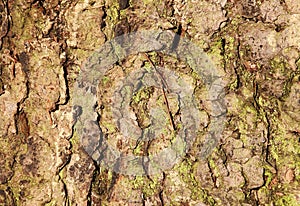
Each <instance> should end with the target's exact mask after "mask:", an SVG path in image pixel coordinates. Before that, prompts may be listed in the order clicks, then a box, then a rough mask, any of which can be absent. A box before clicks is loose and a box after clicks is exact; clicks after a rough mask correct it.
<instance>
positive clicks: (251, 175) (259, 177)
mask: <svg viewBox="0 0 300 206" xmlns="http://www.w3.org/2000/svg"><path fill="white" fill-rule="evenodd" d="M243 172H244V175H245V177H246V179H247V183H248V188H249V189H254V188H258V187H261V186H262V185H263V184H264V179H263V173H264V169H263V167H262V162H261V160H260V157H259V156H254V157H253V158H251V159H250V160H249V161H248V162H247V163H246V164H244V165H243Z"/></svg>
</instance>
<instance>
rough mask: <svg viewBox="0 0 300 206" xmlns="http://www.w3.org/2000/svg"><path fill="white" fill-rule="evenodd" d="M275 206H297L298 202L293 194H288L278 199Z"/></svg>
mask: <svg viewBox="0 0 300 206" xmlns="http://www.w3.org/2000/svg"><path fill="white" fill-rule="evenodd" d="M275 205H276V206H286V205H288V206H299V202H298V201H297V200H296V198H295V196H294V195H293V194H288V195H284V196H282V197H280V198H279V199H278V200H277V201H276V202H275Z"/></svg>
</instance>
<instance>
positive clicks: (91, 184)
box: [0, 0, 300, 206]
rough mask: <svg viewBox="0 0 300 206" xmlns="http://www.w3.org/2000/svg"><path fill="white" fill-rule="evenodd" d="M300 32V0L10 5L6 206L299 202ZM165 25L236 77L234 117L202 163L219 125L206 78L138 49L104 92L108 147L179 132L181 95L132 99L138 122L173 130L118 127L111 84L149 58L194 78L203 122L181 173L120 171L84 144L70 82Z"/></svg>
mask: <svg viewBox="0 0 300 206" xmlns="http://www.w3.org/2000/svg"><path fill="white" fill-rule="evenodd" d="M299 28H300V1H299V0H293V1H292V0H285V1H284V0H270V1H265V0H242V1H237V0H199V1H193V0H166V1H154V0H130V1H129V0H102V1H96V0H87V1H79V0H76V1H70V0H50V1H41V0H36V1H31V0H27V1H22V0H15V1H12V0H0V48H1V50H0V60H1V61H0V74H1V76H0V114H1V115H0V148H1V149H0V157H1V158H0V163H1V167H0V205H8V206H10V205H49V206H50V205H195V206H196V205H197V206H204V205H243V206H247V205H289V206H296V205H300V185H299V182H300V130H299V128H300V125H299V122H300V53H299V52H300V30H299ZM158 29H161V30H170V31H173V32H175V33H178V34H179V35H181V36H182V37H185V38H189V39H190V40H191V42H193V43H195V44H196V45H197V46H199V48H202V49H203V50H204V51H205V52H206V53H207V54H208V56H209V57H210V58H211V60H212V61H213V62H214V64H215V66H216V68H217V70H218V71H219V73H220V74H222V79H223V80H224V81H225V82H226V87H225V93H226V95H225V99H226V106H227V115H226V125H225V128H224V131H223V133H222V137H221V140H220V142H219V143H218V145H217V147H216V148H215V149H214V150H213V152H212V153H211V154H210V155H209V156H208V157H206V158H205V159H203V158H201V157H200V156H199V151H200V150H201V148H202V147H203V144H204V143H205V140H204V137H205V135H206V132H207V130H206V129H207V126H208V125H209V124H210V120H211V116H210V114H209V109H208V108H207V105H206V104H205V98H206V96H205V86H204V85H203V83H202V82H201V77H199V76H197V75H195V74H194V73H193V70H192V69H191V68H190V67H189V66H188V65H187V64H185V63H184V62H180V61H179V60H176V59H174V58H171V57H167V56H164V55H162V54H160V53H157V52H150V53H139V54H137V55H132V56H129V57H127V58H126V59H125V60H124V61H121V62H118V63H117V64H115V65H114V66H113V67H112V68H111V69H110V70H109V72H107V75H106V76H105V78H103V79H102V80H100V81H99V85H98V88H97V94H96V97H97V102H98V108H96V109H97V111H98V113H99V114H101V118H99V119H98V120H99V121H98V124H99V125H100V127H101V130H102V132H103V133H105V134H106V137H105V138H107V139H108V140H109V143H110V144H111V145H114V146H115V147H116V148H118V149H119V150H120V151H122V152H124V153H126V152H128V151H129V149H130V148H132V146H135V148H134V150H133V151H132V152H133V153H135V154H139V155H145V154H147V155H149V154H154V153H155V152H157V151H159V150H160V149H162V148H164V147H167V146H168V145H169V144H170V142H172V135H173V134H172V131H173V130H174V125H175V130H176V129H178V128H176V127H179V126H178V125H179V123H178V122H179V121H180V118H181V116H180V115H183V114H181V109H182V108H180V105H179V104H178V102H177V101H176V97H174V96H172V95H171V94H164V93H163V92H162V91H161V90H158V89H155V88H146V89H143V90H140V91H139V92H137V93H135V94H134V96H133V97H132V99H131V100H130V108H131V110H132V112H133V114H135V116H136V123H137V124H136V125H137V127H139V128H141V129H144V128H147V127H148V126H149V125H151V124H153V125H165V128H166V131H165V133H164V134H165V135H164V136H162V137H160V138H156V139H154V140H153V141H143V142H139V141H136V142H130V141H129V140H127V139H126V138H124V137H123V136H122V135H120V131H118V129H117V128H116V126H115V125H114V122H113V121H112V115H111V107H110V105H111V96H112V94H113V92H114V89H116V88H118V87H117V85H118V83H119V82H120V79H122V78H123V77H124V76H126V75H128V74H129V73H130V72H132V71H134V70H137V69H138V68H140V67H142V66H145V65H146V66H147V65H148V66H149V65H150V66H151V65H152V66H153V65H156V66H161V65H163V66H164V67H165V68H168V69H169V70H170V71H173V72H175V73H176V74H178V75H179V76H180V78H182V79H185V80H187V81H188V82H190V84H191V85H192V88H193V92H194V95H195V98H196V99H197V100H198V102H199V105H198V108H199V112H200V114H201V117H202V118H201V122H199V125H200V128H201V129H199V131H197V137H196V140H195V141H194V142H193V145H192V147H191V149H190V150H189V151H188V152H187V154H186V155H185V156H184V157H183V158H182V159H181V161H180V162H178V163H177V164H176V165H175V166H174V167H173V168H171V169H169V170H166V171H163V172H161V173H159V174H155V175H144V176H134V175H122V174H118V173H116V172H114V171H112V170H109V169H107V168H105V167H104V166H102V165H101V158H100V160H99V156H97V157H96V158H95V157H93V158H92V157H90V155H89V154H88V153H87V152H86V151H85V150H84V147H83V146H84V145H82V141H80V137H79V136H78V133H77V132H76V130H75V129H74V119H73V112H72V108H73V98H74V96H73V94H74V91H73V86H74V84H75V82H76V80H77V77H78V76H79V74H80V72H81V70H82V65H83V63H84V62H85V61H86V60H87V59H88V57H90V56H91V55H92V54H94V51H95V50H97V49H98V48H100V46H101V45H103V43H104V42H106V41H108V40H111V39H113V38H114V37H116V36H119V35H122V34H126V33H130V32H133V31H141V30H158ZM179 41H180V40H179ZM122 98H123V99H124V98H125V97H124V96H122ZM166 99H167V100H168V104H169V105H168V107H166ZM150 107H159V108H163V109H162V111H163V112H162V114H161V116H162V118H161V119H158V120H157V121H156V122H153V121H152V120H151V118H150V116H151V115H150V113H149V108H150ZM169 113H170V114H171V115H170V114H169ZM170 116H173V118H174V119H173V121H174V122H173V123H172V122H170V121H169V117H170ZM161 120H165V121H161ZM119 123H120V122H119ZM120 124H122V122H121V123H120ZM172 124H174V125H172ZM123 125H124V124H123ZM125 125H126V124H125ZM123 130H124V129H123ZM154 134H155V135H156V133H154ZM95 160H99V161H100V164H99V161H98V162H97V161H95Z"/></svg>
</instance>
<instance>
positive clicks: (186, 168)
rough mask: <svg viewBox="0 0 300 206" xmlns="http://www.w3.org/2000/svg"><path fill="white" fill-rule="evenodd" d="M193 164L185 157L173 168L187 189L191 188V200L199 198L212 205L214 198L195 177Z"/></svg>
mask: <svg viewBox="0 0 300 206" xmlns="http://www.w3.org/2000/svg"><path fill="white" fill-rule="evenodd" d="M193 165H194V163H193V162H191V161H190V160H188V159H185V160H184V161H183V162H181V163H180V164H178V165H177V166H175V167H174V170H176V171H178V173H179V174H180V177H181V179H182V180H183V181H184V182H185V183H186V184H187V187H188V189H190V190H191V192H192V194H191V198H192V199H193V200H201V201H203V202H205V203H208V204H209V205H214V203H215V201H214V199H213V198H212V197H210V196H209V195H208V194H207V193H206V191H204V190H203V189H202V188H201V187H200V185H199V183H198V182H197V180H196V179H195V176H194V171H193Z"/></svg>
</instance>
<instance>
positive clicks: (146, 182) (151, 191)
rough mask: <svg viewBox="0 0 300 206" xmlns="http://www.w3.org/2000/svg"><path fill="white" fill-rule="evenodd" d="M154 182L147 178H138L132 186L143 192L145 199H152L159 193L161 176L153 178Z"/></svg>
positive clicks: (132, 182)
mask: <svg viewBox="0 0 300 206" xmlns="http://www.w3.org/2000/svg"><path fill="white" fill-rule="evenodd" d="M151 179H152V181H151V180H150V179H148V178H147V177H146V176H136V177H135V179H134V180H132V181H131V184H132V186H133V188H134V189H139V190H141V191H142V192H143V194H144V195H145V197H151V196H153V195H155V194H157V193H158V192H159V189H160V185H161V183H160V181H159V176H154V177H151Z"/></svg>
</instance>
